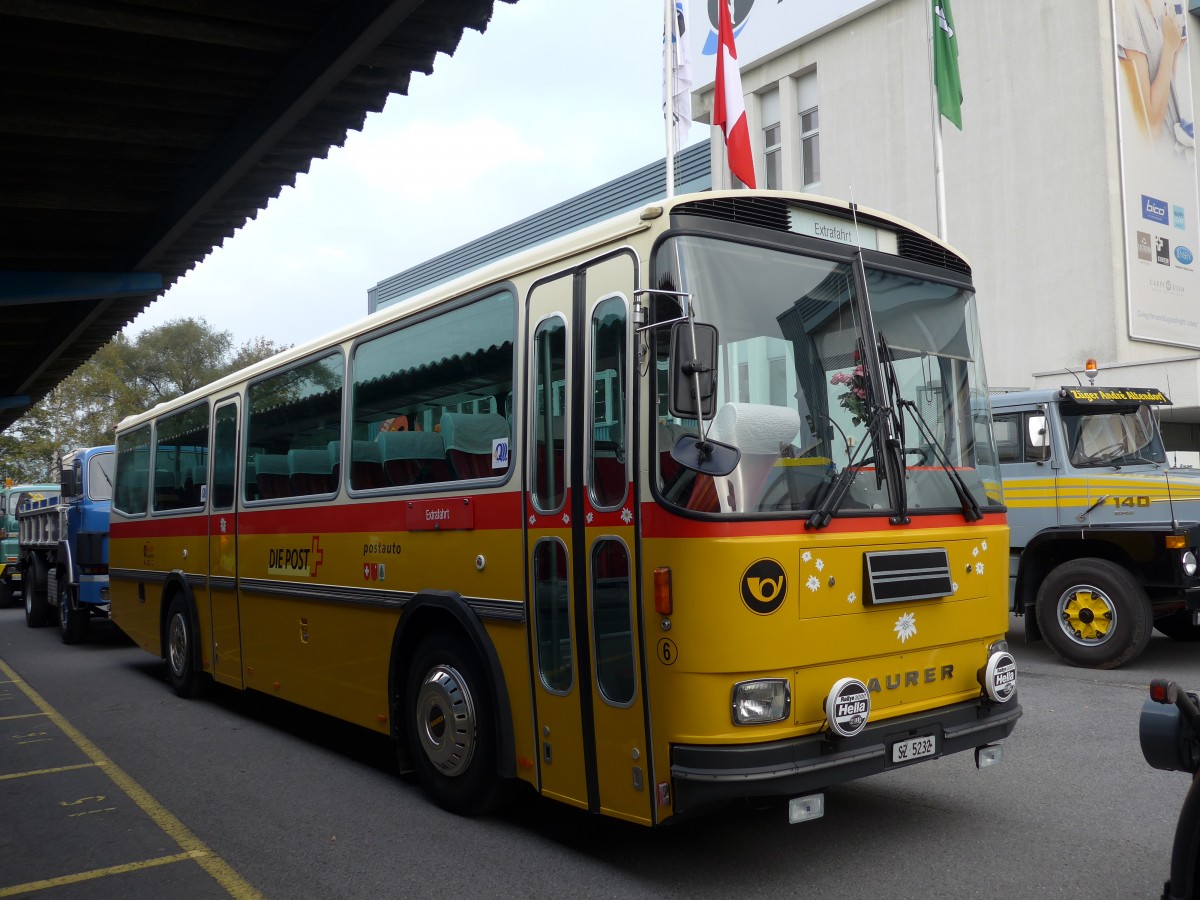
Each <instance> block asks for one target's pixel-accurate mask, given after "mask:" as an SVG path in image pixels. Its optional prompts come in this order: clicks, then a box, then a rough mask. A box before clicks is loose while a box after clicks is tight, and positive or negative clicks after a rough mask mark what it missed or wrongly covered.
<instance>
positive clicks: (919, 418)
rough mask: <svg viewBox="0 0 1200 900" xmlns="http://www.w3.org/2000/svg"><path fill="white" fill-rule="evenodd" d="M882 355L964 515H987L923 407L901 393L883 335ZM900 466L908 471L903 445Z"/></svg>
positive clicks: (899, 402) (973, 518)
mask: <svg viewBox="0 0 1200 900" xmlns="http://www.w3.org/2000/svg"><path fill="white" fill-rule="evenodd" d="M879 357H880V361H881V362H882V364H883V368H884V371H885V372H886V373H887V377H888V385H889V388H890V389H891V390H892V393H893V400H894V402H895V404H896V406H897V407H898V408H899V409H902V410H903V409H906V410H908V411H909V412H911V413H912V416H913V421H914V422H916V423H917V429H918V430H919V431H920V432H921V437H922V438H924V440H925V441H926V442H927V443H928V445H929V447H930V448H931V449H932V450H933V458H934V459H936V460H937V463H938V465H939V466H941V467H942V470H943V471H944V472H945V473H946V475H947V476H948V477H949V478H950V483H951V484H952V485H953V486H954V493H955V494H957V495H958V502H959V503H961V504H962V514H963V518H964V519H966V521H968V522H977V521H979V520H980V519H982V518H983V511H982V510H981V509H980V508H979V501H978V500H976V499H975V495H974V494H972V493H971V490H970V488H968V487H967V483H966V482H965V481H963V479H962V475H960V474H959V473H958V469H956V468H955V467H954V464H953V463H951V462H950V456H949V454H947V453H946V450H945V448H944V447H943V446H942V445H941V443H939V441H938V439H937V436H936V435H934V433H933V429H932V428H930V427H929V423H928V422H926V421H925V417H924V416H923V415H921V409H920V407H918V406H917V404H916V403H914V402H913V401H912V400H909V399H908V398H906V397H902V396H900V388H899V383H898V381H897V379H896V370H895V367H894V366H893V365H892V351H891V348H889V347H888V345H887V341H886V340H885V339H884V337H883V335H882V334H881V335H879ZM903 421H904V420H903V416H902V417H901V432H900V439H901V444H903V441H904V432H903ZM900 452H901V460H900V469H901V471H902V472H903V471H904V470H905V468H906V467H905V465H904V459H903V452H904V451H903V447H901V450H900Z"/></svg>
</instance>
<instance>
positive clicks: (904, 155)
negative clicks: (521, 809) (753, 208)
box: [688, 0, 1200, 465]
mask: <svg viewBox="0 0 1200 900" xmlns="http://www.w3.org/2000/svg"><path fill="white" fill-rule="evenodd" d="M717 2H722V0H708V2H704V0H691V6H692V9H691V22H690V24H689V29H688V30H689V35H690V42H689V43H690V47H691V51H692V60H693V69H694V71H693V83H694V85H695V92H694V94H693V110H694V113H695V115H696V118H697V119H699V120H701V121H708V120H709V117H710V111H711V104H712V97H713V78H714V69H715V66H714V60H715V57H714V56H713V55H712V47H713V46H714V45H715V37H714V36H713V32H714V31H715V25H714V24H713V23H714V22H715V20H716V3H717ZM1189 2H1190V3H1191V4H1192V7H1193V8H1192V9H1190V10H1189V9H1188V8H1187V4H1188V3H1189ZM953 4H954V5H953V12H952V16H953V23H954V28H955V37H956V40H957V43H958V52H959V70H960V75H961V81H962V92H963V98H964V99H963V104H962V119H963V128H962V131H959V130H958V129H956V128H955V127H954V126H953V125H952V124H951V123H949V122H948V121H944V120H943V122H942V130H941V135H942V158H943V161H944V162H943V165H944V183H945V194H944V196H945V207H946V221H945V237H946V239H947V240H949V241H950V243H952V244H953V245H954V246H955V247H956V248H957V249H958V250H959V251H960V252H961V253H963V254H964V255H965V257H966V258H967V259H968V260H969V261H970V263H971V265H972V268H973V272H974V280H975V285H976V289H977V291H978V294H979V300H980V302H979V309H980V315H981V319H982V327H983V330H984V345H985V358H986V362H987V370H988V378H989V381H990V383H991V386H992V388H993V390H1005V389H1021V388H1031V387H1051V386H1058V385H1061V384H1073V383H1074V382H1075V378H1076V376H1074V375H1072V374H1070V373H1071V372H1080V373H1081V371H1082V369H1083V366H1084V362H1085V360H1087V359H1089V358H1093V359H1095V360H1097V362H1098V364H1099V367H1100V370H1101V371H1100V374H1099V376H1098V377H1097V379H1096V383H1097V384H1104V385H1111V386H1152V387H1158V388H1161V389H1163V390H1165V391H1166V392H1167V394H1168V396H1170V397H1171V398H1172V400H1173V401H1174V403H1175V406H1174V407H1173V408H1172V409H1171V410H1170V411H1167V412H1165V413H1164V416H1163V418H1164V420H1165V421H1166V422H1167V426H1166V436H1167V441H1168V445H1169V447H1170V448H1171V449H1172V451H1173V457H1174V458H1175V459H1176V460H1177V461H1178V462H1179V463H1180V464H1190V465H1200V261H1195V262H1194V261H1193V258H1194V257H1200V238H1198V237H1197V236H1198V234H1200V202H1198V198H1197V171H1196V151H1195V146H1194V130H1193V127H1192V123H1193V122H1194V119H1193V104H1192V97H1193V96H1196V97H1197V98H1198V99H1200V89H1197V85H1198V83H1200V42H1198V41H1196V40H1191V39H1184V40H1183V41H1182V49H1181V50H1180V51H1179V52H1178V53H1177V54H1176V55H1175V56H1174V66H1173V67H1171V66H1170V63H1169V62H1168V63H1167V67H1166V68H1164V72H1166V71H1167V69H1169V70H1170V71H1169V73H1168V74H1169V77H1168V78H1167V82H1169V84H1168V87H1169V98H1168V101H1167V102H1166V103H1164V104H1163V106H1164V111H1163V112H1162V113H1161V114H1160V113H1158V112H1157V109H1156V108H1155V107H1154V106H1153V105H1151V106H1149V107H1147V105H1146V104H1144V103H1142V102H1141V100H1140V99H1139V98H1140V97H1142V96H1143V94H1141V93H1139V90H1138V81H1137V66H1136V63H1137V61H1138V59H1139V57H1138V55H1137V54H1138V52H1139V50H1137V49H1135V48H1138V47H1141V48H1142V51H1144V52H1143V58H1144V59H1145V60H1147V61H1148V63H1149V65H1148V66H1147V68H1148V69H1149V70H1150V73H1151V74H1153V71H1154V68H1155V67H1156V65H1157V63H1156V61H1155V55H1156V54H1155V41H1156V39H1157V40H1158V41H1159V42H1160V43H1161V44H1162V46H1163V47H1164V48H1167V49H1169V47H1170V46H1171V38H1170V37H1166V38H1164V37H1163V32H1164V30H1167V29H1170V28H1172V27H1175V28H1178V29H1179V34H1181V35H1186V36H1190V33H1191V31H1192V30H1193V28H1195V27H1200V0H1184V2H1182V3H1177V2H1175V0H1170V2H1167V3H1164V2H1163V0H1073V2H1071V3H1063V2H1051V0H1022V2H1019V3H1018V2H1011V0H1010V2H999V3H995V2H991V3H989V2H982V0H953ZM932 5H933V3H932V0H873V2H863V0H822V2H814V0H735V2H734V3H733V14H734V28H735V36H736V41H737V48H738V56H739V64H740V69H741V79H742V89H743V92H744V93H745V94H746V108H747V115H748V119H749V125H750V134H751V141H752V143H753V145H754V155H755V171H756V178H757V180H758V186H759V187H779V188H783V189H787V190H808V191H811V192H813V193H820V194H826V195H829V196H834V197H840V198H843V199H853V200H855V201H856V202H858V203H859V204H861V205H863V206H870V207H875V208H877V209H881V210H885V211H887V212H890V213H893V214H896V215H899V216H902V217H904V218H906V219H908V220H910V221H912V222H913V223H915V224H917V225H919V226H921V227H924V228H925V229H927V230H928V231H930V232H931V233H934V234H936V233H938V218H937V206H936V202H937V201H936V197H937V195H936V191H935V177H934V159H935V152H934V144H935V135H934V128H935V107H934V102H933V99H932V92H931V71H932V63H931V50H930V34H931V29H932V15H931V10H932ZM706 7H707V9H706ZM1139 7H1140V8H1139ZM1163 16H1169V17H1172V21H1171V22H1166V21H1164V19H1163ZM1139 24H1140V25H1141V31H1140V32H1138V28H1137V26H1138V25H1139ZM1132 32H1138V33H1133V35H1132V37H1131V36H1130V34H1131V33H1132ZM1156 34H1157V38H1156ZM1139 42H1140V43H1139ZM706 48H707V52H706ZM1127 48H1128V49H1127ZM1158 55H1159V56H1162V57H1165V56H1167V55H1169V54H1168V53H1167V52H1162V53H1160V54H1158ZM1160 95H1161V85H1160ZM1156 96H1159V95H1156ZM730 177H731V176H730V175H729V172H728V167H727V165H726V160H725V156H724V147H723V146H722V144H721V141H720V137H719V132H718V133H717V137H716V139H714V140H713V147H712V184H713V186H714V187H718V188H719V187H728V186H731V184H730ZM1079 377H1082V375H1080V376H1079Z"/></svg>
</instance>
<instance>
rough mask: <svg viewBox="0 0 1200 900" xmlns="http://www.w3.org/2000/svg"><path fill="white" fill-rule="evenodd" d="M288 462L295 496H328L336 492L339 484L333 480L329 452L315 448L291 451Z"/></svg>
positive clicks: (289, 475)
mask: <svg viewBox="0 0 1200 900" xmlns="http://www.w3.org/2000/svg"><path fill="white" fill-rule="evenodd" d="M287 461H288V477H289V478H290V479H291V481H292V493H293V494H295V495H297V496H299V495H305V494H328V493H330V492H331V491H333V490H334V488H335V486H336V484H337V483H336V482H335V481H334V480H333V469H332V467H331V466H330V465H329V451H328V450H320V449H317V448H315V447H304V448H300V449H297V450H289V451H288V455H287Z"/></svg>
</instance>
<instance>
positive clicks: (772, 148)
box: [761, 89, 783, 191]
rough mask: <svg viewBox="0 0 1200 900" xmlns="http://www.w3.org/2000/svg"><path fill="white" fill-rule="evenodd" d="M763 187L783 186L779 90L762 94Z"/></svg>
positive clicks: (773, 188) (779, 188) (772, 188)
mask: <svg viewBox="0 0 1200 900" xmlns="http://www.w3.org/2000/svg"><path fill="white" fill-rule="evenodd" d="M761 110H762V123H763V129H762V132H763V172H764V177H763V185H762V186H763V187H766V188H767V189H769V190H772V191H778V190H781V189H782V188H783V127H782V125H781V124H780V121H779V119H780V116H779V91H778V89H776V90H773V91H768V92H767V93H765V94H763V95H762V106H761Z"/></svg>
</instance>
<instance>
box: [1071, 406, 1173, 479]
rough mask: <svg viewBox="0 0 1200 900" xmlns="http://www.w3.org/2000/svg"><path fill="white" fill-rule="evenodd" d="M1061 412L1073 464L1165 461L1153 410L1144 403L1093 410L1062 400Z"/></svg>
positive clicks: (1134, 463)
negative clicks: (1135, 405)
mask: <svg viewBox="0 0 1200 900" xmlns="http://www.w3.org/2000/svg"><path fill="white" fill-rule="evenodd" d="M1062 413H1063V417H1062V418H1063V427H1064V428H1065V430H1066V436H1067V447H1068V448H1070V450H1069V452H1070V459H1071V465H1073V466H1077V467H1079V468H1088V467H1090V466H1125V465H1136V464H1138V463H1154V464H1156V465H1162V464H1164V463H1166V461H1167V454H1166V451H1165V450H1164V448H1163V443H1162V439H1161V438H1160V437H1159V433H1158V427H1157V425H1156V424H1155V421H1154V413H1153V412H1152V411H1151V409H1150V407H1149V406H1147V405H1146V404H1144V403H1143V404H1141V405H1139V406H1137V407H1118V408H1113V407H1107V408H1104V409H1095V410H1093V409H1088V408H1086V407H1078V408H1072V407H1071V406H1067V405H1065V404H1064V406H1063V409H1062Z"/></svg>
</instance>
